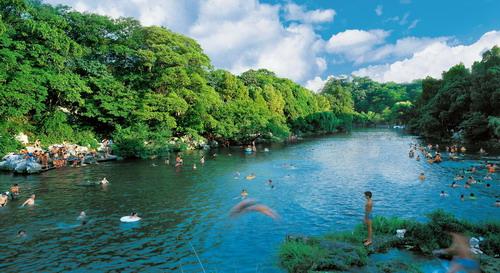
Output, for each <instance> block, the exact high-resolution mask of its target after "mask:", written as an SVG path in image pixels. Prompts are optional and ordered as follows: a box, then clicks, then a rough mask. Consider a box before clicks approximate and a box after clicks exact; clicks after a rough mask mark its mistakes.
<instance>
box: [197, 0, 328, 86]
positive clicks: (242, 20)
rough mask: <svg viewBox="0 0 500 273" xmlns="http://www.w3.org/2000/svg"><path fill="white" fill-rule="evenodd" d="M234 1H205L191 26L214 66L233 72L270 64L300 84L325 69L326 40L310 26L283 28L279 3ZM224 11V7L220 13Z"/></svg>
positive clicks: (278, 73) (280, 73) (265, 66)
mask: <svg viewBox="0 0 500 273" xmlns="http://www.w3.org/2000/svg"><path fill="white" fill-rule="evenodd" d="M226 1H229V0H226ZM215 2H219V4H221V5H222V3H220V2H224V1H221V0H218V1H215ZM230 2H231V3H233V4H232V5H229V7H228V6H225V7H224V8H222V7H221V6H218V5H217V4H218V3H214V1H207V2H203V3H202V4H201V5H200V12H199V15H198V20H197V21H196V22H195V24H194V25H193V26H192V27H191V28H190V30H189V35H190V36H192V37H194V38H195V39H197V40H198V41H199V42H200V43H201V45H202V46H203V48H204V50H205V51H206V52H207V54H208V55H209V56H210V57H211V58H212V60H213V62H214V64H215V66H217V67H221V68H226V69H229V70H231V71H232V72H235V73H241V72H243V71H245V70H247V69H250V68H267V69H270V70H273V71H274V72H276V74H277V75H279V76H282V77H288V78H291V79H293V80H296V81H299V82H304V81H305V80H307V79H310V78H312V77H313V76H314V75H317V73H321V72H322V71H323V70H324V69H325V68H326V62H325V61H324V60H323V62H321V61H319V62H318V58H319V56H318V54H319V52H320V51H321V49H322V48H323V43H324V41H323V40H322V39H321V38H320V37H319V36H318V35H317V34H316V33H315V32H314V29H313V27H312V26H311V25H308V24H291V25H290V26H289V27H284V26H283V24H282V23H281V22H280V19H279V11H280V10H279V9H280V6H278V5H268V4H261V3H259V2H258V1H244V0H240V1H239V2H238V1H230ZM236 2H238V3H236ZM234 3H236V4H234ZM221 9H224V10H225V12H224V13H222V14H221V12H220V10H221Z"/></svg>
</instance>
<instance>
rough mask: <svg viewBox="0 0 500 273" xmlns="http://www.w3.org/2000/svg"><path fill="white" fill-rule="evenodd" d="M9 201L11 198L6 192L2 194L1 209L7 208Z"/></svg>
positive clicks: (0, 197)
mask: <svg viewBox="0 0 500 273" xmlns="http://www.w3.org/2000/svg"><path fill="white" fill-rule="evenodd" d="M8 201H9V196H8V195H7V194H5V192H2V194H1V195H0V207H5V206H6V205H7V202H8Z"/></svg>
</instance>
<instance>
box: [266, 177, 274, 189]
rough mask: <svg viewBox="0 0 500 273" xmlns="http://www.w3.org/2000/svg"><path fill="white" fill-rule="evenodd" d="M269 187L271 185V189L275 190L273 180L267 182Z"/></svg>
mask: <svg viewBox="0 0 500 273" xmlns="http://www.w3.org/2000/svg"><path fill="white" fill-rule="evenodd" d="M267 185H269V187H271V189H274V185H273V180H271V179H269V180H267Z"/></svg>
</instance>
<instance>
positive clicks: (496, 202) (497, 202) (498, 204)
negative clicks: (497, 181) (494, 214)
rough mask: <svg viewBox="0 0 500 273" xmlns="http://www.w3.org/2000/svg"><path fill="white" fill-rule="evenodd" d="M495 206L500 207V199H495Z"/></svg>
mask: <svg viewBox="0 0 500 273" xmlns="http://www.w3.org/2000/svg"><path fill="white" fill-rule="evenodd" d="M495 207H497V208H499V207H500V200H497V201H495Z"/></svg>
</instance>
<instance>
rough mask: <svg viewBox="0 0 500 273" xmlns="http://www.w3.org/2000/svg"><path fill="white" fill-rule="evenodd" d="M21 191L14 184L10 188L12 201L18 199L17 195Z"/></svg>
mask: <svg viewBox="0 0 500 273" xmlns="http://www.w3.org/2000/svg"><path fill="white" fill-rule="evenodd" d="M20 192H21V191H20V190H19V185H18V184H17V183H16V184H14V185H12V187H10V198H11V199H12V200H14V199H17V198H18V197H19V193H20Z"/></svg>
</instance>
